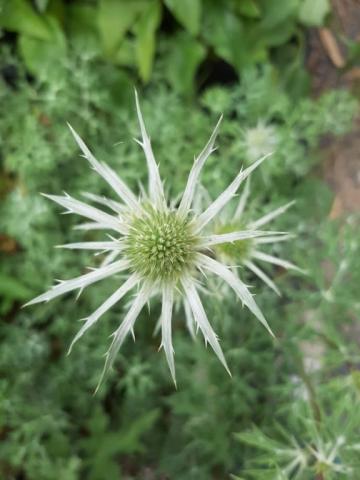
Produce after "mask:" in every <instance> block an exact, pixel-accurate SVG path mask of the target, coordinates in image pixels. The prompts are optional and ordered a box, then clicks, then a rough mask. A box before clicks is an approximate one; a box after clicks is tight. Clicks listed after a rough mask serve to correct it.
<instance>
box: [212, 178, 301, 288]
mask: <svg viewBox="0 0 360 480" xmlns="http://www.w3.org/2000/svg"><path fill="white" fill-rule="evenodd" d="M249 194H250V178H248V180H247V181H246V183H245V188H244V190H243V192H242V194H241V196H240V199H239V202H238V205H237V208H236V210H235V212H233V213H231V216H229V215H224V216H223V218H222V219H221V222H220V223H219V225H218V226H217V227H216V229H215V230H216V232H217V233H218V234H224V233H228V232H231V231H234V230H246V231H248V230H251V231H257V230H259V229H260V228H261V229H263V227H264V225H267V224H268V223H270V222H272V221H273V220H275V219H276V218H277V217H279V216H280V215H282V214H283V213H284V212H286V211H287V210H288V208H290V207H291V206H292V205H294V203H295V201H292V202H289V203H287V204H285V205H282V206H281V207H279V208H276V209H275V210H272V211H271V212H269V213H267V214H265V215H264V216H262V217H260V218H259V219H257V220H255V221H248V220H246V219H245V213H246V206H247V201H248V198H249ZM226 217H228V218H226ZM268 233H269V235H268V236H265V235H263V236H258V237H257V236H254V237H251V238H246V239H244V240H236V241H234V242H232V243H222V244H219V245H217V246H216V247H215V251H216V254H217V256H218V257H219V259H220V260H222V261H223V262H224V263H226V264H228V265H240V266H244V267H246V268H248V269H249V270H250V271H251V272H252V273H253V274H255V275H256V276H257V277H258V278H260V280H262V281H263V282H264V283H265V284H266V285H268V286H269V287H270V288H271V289H272V290H273V291H274V292H275V293H277V294H278V295H280V291H279V289H278V287H277V286H276V285H275V283H274V282H273V280H272V279H271V278H270V277H269V276H268V275H267V274H266V273H265V272H264V271H263V270H262V269H261V268H260V267H259V266H258V265H257V263H258V262H266V263H269V264H271V265H277V266H279V267H282V268H285V269H288V270H295V271H298V272H302V273H305V272H304V270H302V269H300V268H299V267H297V266H296V265H294V264H293V263H291V262H288V261H287V260H283V259H282V258H278V257H275V256H273V255H269V254H267V253H264V252H262V251H261V248H262V247H263V246H266V245H271V244H274V243H277V242H283V241H285V240H289V239H291V238H293V235H291V234H276V235H272V234H271V232H268ZM234 273H236V271H235V272H234ZM236 274H237V273H236Z"/></svg>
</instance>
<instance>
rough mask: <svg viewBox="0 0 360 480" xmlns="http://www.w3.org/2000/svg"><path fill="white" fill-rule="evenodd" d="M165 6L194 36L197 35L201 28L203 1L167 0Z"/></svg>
mask: <svg viewBox="0 0 360 480" xmlns="http://www.w3.org/2000/svg"><path fill="white" fill-rule="evenodd" d="M165 5H166V6H167V7H168V9H169V10H170V11H171V13H172V14H173V15H174V17H175V18H176V20H178V21H179V22H180V23H181V25H183V26H184V27H185V28H186V30H188V32H190V33H191V34H192V35H197V34H198V33H199V28H200V19H201V0H181V1H179V0H165Z"/></svg>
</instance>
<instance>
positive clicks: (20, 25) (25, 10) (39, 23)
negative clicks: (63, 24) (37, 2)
mask: <svg viewBox="0 0 360 480" xmlns="http://www.w3.org/2000/svg"><path fill="white" fill-rule="evenodd" d="M0 27H3V28H4V29H5V30H9V31H11V32H16V33H21V34H25V35H31V36H32V37H34V38H39V39H43V40H46V39H50V38H51V31H50V30H49V28H48V25H47V22H46V20H45V19H44V17H42V16H40V15H38V14H37V13H36V12H35V10H34V9H33V8H32V6H31V4H30V3H29V2H27V1H26V0H11V1H5V2H4V4H3V5H2V9H1V10H0Z"/></svg>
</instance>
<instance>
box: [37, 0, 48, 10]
mask: <svg viewBox="0 0 360 480" xmlns="http://www.w3.org/2000/svg"><path fill="white" fill-rule="evenodd" d="M48 3H49V0H35V5H36V7H37V9H38V10H39V11H40V12H45V10H46V8H47V6H48Z"/></svg>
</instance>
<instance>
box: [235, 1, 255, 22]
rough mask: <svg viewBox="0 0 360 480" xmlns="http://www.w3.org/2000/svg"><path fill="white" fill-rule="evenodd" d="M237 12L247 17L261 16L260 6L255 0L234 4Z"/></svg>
mask: <svg viewBox="0 0 360 480" xmlns="http://www.w3.org/2000/svg"><path fill="white" fill-rule="evenodd" d="M234 8H235V10H236V11H237V12H238V13H239V14H240V15H244V16H245V17H250V18H258V17H260V15H261V11H260V8H259V6H258V5H257V3H256V1H255V0H241V1H240V2H237V1H236V2H235V3H234Z"/></svg>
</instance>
